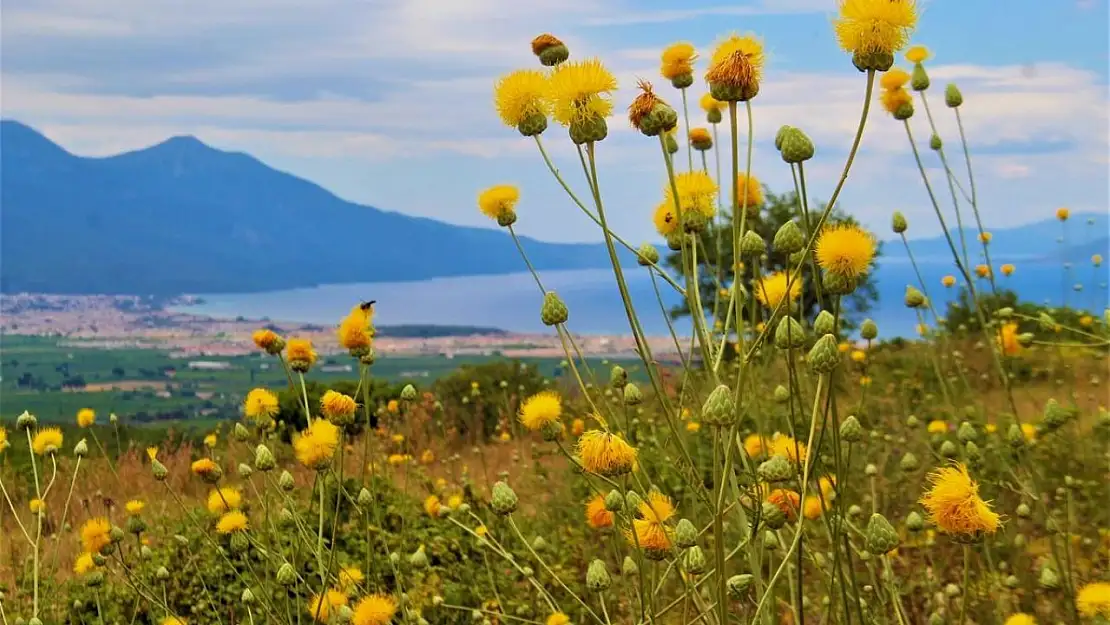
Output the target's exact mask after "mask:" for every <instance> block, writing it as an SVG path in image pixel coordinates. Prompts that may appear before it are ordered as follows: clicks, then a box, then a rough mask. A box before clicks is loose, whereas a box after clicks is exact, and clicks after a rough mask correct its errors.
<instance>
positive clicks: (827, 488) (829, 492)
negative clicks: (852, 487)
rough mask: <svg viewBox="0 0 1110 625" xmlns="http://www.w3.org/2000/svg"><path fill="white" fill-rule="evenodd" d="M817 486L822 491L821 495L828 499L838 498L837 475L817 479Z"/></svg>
mask: <svg viewBox="0 0 1110 625" xmlns="http://www.w3.org/2000/svg"><path fill="white" fill-rule="evenodd" d="M817 488H818V489H820V491H821V496H822V497H824V498H825V499H826V500H831V499H835V498H836V477H834V476H831V475H830V476H826V477H823V478H821V479H819V480H817Z"/></svg>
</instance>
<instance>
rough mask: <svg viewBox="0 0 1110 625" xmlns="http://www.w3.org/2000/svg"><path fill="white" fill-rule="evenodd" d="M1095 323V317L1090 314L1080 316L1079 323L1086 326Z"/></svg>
mask: <svg viewBox="0 0 1110 625" xmlns="http://www.w3.org/2000/svg"><path fill="white" fill-rule="evenodd" d="M1094 324H1095V318H1094V317H1092V316H1090V315H1083V316H1082V317H1080V318H1079V325H1081V326H1083V327H1084V328H1089V327H1091V326H1093V325H1094Z"/></svg>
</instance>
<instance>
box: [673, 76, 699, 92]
mask: <svg viewBox="0 0 1110 625" xmlns="http://www.w3.org/2000/svg"><path fill="white" fill-rule="evenodd" d="M692 84H694V75H693V74H679V75H678V76H675V77H674V78H672V79H671V86H673V87H674V88H675V89H685V88H686V87H689V86H690V85H692Z"/></svg>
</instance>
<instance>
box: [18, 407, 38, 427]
mask: <svg viewBox="0 0 1110 625" xmlns="http://www.w3.org/2000/svg"><path fill="white" fill-rule="evenodd" d="M38 423H39V420H38V419H36V418H35V415H33V414H31V413H29V412H27V411H26V410H24V411H23V414H21V415H19V416H18V417H16V418H15V427H17V428H19V429H21V430H31V429H34V428H35V426H36V425H38Z"/></svg>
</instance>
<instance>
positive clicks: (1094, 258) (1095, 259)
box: [1091, 254, 1102, 267]
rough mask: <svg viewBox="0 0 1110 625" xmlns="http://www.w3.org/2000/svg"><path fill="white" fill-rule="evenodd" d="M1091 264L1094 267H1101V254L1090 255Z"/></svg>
mask: <svg viewBox="0 0 1110 625" xmlns="http://www.w3.org/2000/svg"><path fill="white" fill-rule="evenodd" d="M1091 264H1092V265H1094V266H1095V267H1099V266H1101V265H1102V254H1092V255H1091Z"/></svg>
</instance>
